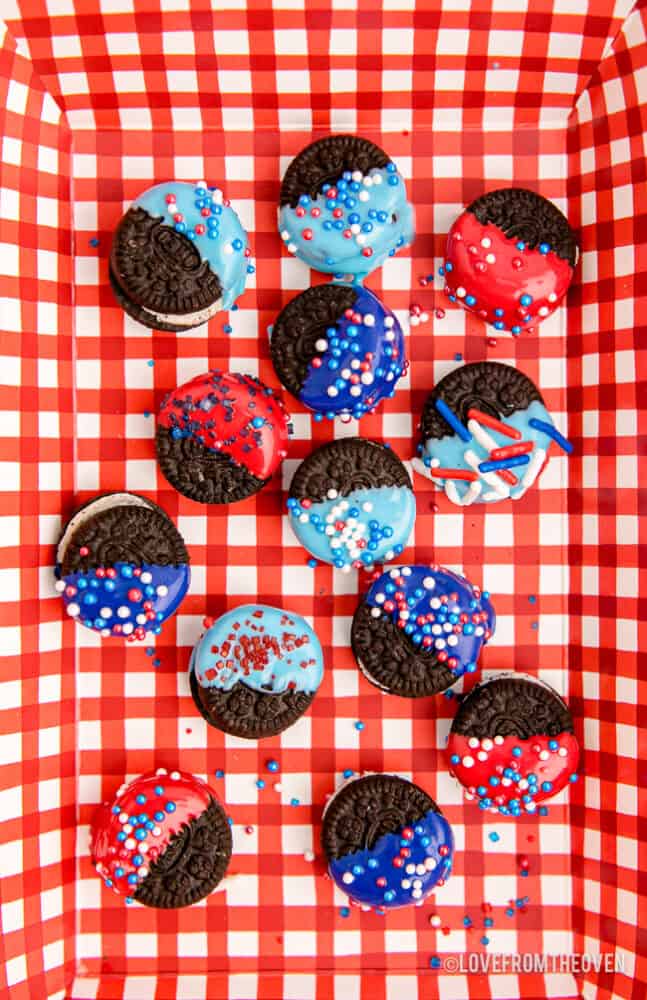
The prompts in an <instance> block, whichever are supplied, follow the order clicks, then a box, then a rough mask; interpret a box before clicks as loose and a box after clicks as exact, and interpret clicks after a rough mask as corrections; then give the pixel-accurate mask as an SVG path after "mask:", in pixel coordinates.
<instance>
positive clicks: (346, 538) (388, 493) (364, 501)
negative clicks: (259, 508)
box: [287, 438, 416, 573]
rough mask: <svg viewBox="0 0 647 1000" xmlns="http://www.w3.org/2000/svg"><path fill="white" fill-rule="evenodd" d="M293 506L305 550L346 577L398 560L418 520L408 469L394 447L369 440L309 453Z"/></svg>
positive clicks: (294, 491)
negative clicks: (356, 571)
mask: <svg viewBox="0 0 647 1000" xmlns="http://www.w3.org/2000/svg"><path fill="white" fill-rule="evenodd" d="M287 507H288V515H289V519H290V524H291V526H292V529H293V531H294V533H295V535H296V536H297V538H298V539H299V541H300V542H301V544H302V545H303V546H304V548H306V549H307V550H308V552H310V553H311V554H312V555H313V556H314V557H315V558H316V559H321V560H322V561H323V562H329V563H332V564H333V566H336V567H337V568H338V569H341V570H342V572H344V573H349V572H350V570H351V569H352V568H355V569H360V568H364V569H371V568H372V567H373V565H374V563H376V562H388V561H390V560H391V559H395V557H396V556H398V555H400V553H401V552H402V550H403V549H404V547H405V545H406V544H407V541H408V538H409V535H410V534H411V531H412V529H413V524H414V520H415V516H416V501H415V497H414V495H413V489H412V487H411V480H410V478H409V473H408V472H407V470H406V468H405V466H404V465H403V463H402V462H401V461H400V459H399V458H398V456H397V455H396V454H395V452H394V451H393V450H392V449H391V448H389V447H387V446H386V445H384V444H379V443H378V442H377V441H368V440H366V439H365V438H342V439H340V440H338V441H331V442H330V443H329V444H324V445H322V446H321V447H320V448H317V449H316V450H315V451H313V452H312V453H311V454H310V455H308V457H307V458H305V459H304V460H303V462H302V463H301V464H300V465H299V467H298V468H297V470H296V472H295V474H294V477H293V479H292V482H291V484H290V490H289V496H288V500H287Z"/></svg>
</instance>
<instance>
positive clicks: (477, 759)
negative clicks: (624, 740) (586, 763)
mask: <svg viewBox="0 0 647 1000" xmlns="http://www.w3.org/2000/svg"><path fill="white" fill-rule="evenodd" d="M447 753H448V754H449V758H450V763H451V766H452V769H453V772H454V774H455V776H456V777H457V778H458V780H459V781H460V782H461V784H462V785H464V786H465V788H466V789H467V792H468V796H469V797H471V798H477V799H478V801H479V806H480V807H481V808H482V809H487V810H490V811H492V812H500V813H502V814H504V815H512V816H519V815H521V814H522V813H523V812H528V813H532V812H535V811H536V809H537V805H538V803H539V802H541V801H543V800H544V799H546V798H548V797H549V796H552V795H555V794H556V793H557V792H559V791H560V790H561V789H562V788H564V787H565V786H566V785H567V784H568V783H569V781H574V780H576V777H577V775H576V769H577V763H578V759H579V747H578V743H577V740H576V738H575V736H574V731H573V719H572V717H571V713H570V711H569V709H568V707H567V705H566V703H565V702H564V701H563V699H562V698H561V697H560V696H559V695H558V694H557V692H556V691H554V690H553V689H552V688H551V687H549V685H548V684H544V683H542V682H541V681H538V680H535V679H533V678H531V677H525V676H523V675H521V674H504V675H502V676H499V677H493V678H490V679H489V680H486V681H483V682H482V683H481V684H478V685H477V686H476V687H475V688H473V689H472V691H470V693H469V695H468V696H467V697H466V698H465V699H464V700H463V701H462V702H461V705H460V707H459V709H458V712H457V713H456V717H455V719H454V722H453V723H452V728H451V732H450V735H449V741H448V744H447ZM542 808H543V807H542ZM540 812H541V810H540Z"/></svg>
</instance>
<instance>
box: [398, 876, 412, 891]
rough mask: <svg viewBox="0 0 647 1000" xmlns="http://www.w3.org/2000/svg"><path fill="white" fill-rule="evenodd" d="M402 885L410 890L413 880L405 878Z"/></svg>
mask: <svg viewBox="0 0 647 1000" xmlns="http://www.w3.org/2000/svg"><path fill="white" fill-rule="evenodd" d="M400 885H401V886H402V888H403V889H410V888H411V880H410V879H408V878H403V879H402V881H401V882H400Z"/></svg>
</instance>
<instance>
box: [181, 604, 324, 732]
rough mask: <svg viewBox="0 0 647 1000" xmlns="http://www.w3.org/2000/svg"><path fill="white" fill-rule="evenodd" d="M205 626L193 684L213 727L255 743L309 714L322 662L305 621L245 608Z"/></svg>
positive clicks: (200, 707) (255, 607) (265, 608)
mask: <svg viewBox="0 0 647 1000" xmlns="http://www.w3.org/2000/svg"><path fill="white" fill-rule="evenodd" d="M205 624H207V626H208V627H207V630H206V632H205V633H204V635H203V636H202V637H201V638H200V640H199V641H198V643H197V644H196V646H195V648H194V650H193V653H192V656H191V663H190V664H189V682H190V685H191V693H192V695H193V700H194V701H195V704H196V706H197V708H198V710H199V711H200V713H201V715H202V716H203V718H204V719H205V720H206V721H207V722H208V723H209V724H210V725H212V726H215V727H216V728H217V729H221V730H222V731H223V732H225V733H230V734H231V735H232V736H240V737H243V738H244V739H251V740H258V739H262V738H263V737H267V736H275V735H276V734H277V733H281V732H283V730H284V729H287V728H288V726H291V725H292V724H293V723H294V722H296V721H297V719H299V718H300V717H301V716H302V715H303V713H304V712H306V711H307V709H308V708H309V707H310V704H311V703H312V700H313V699H314V696H315V694H316V692H317V689H318V687H319V684H320V683H321V678H322V675H323V657H322V652H321V645H320V643H319V640H318V638H317V636H316V634H315V632H313V630H312V629H311V628H310V626H309V625H308V623H307V622H306V621H305V619H303V618H301V616H300V615H295V614H292V613H291V612H288V611H282V610H280V609H279V608H272V607H268V606H267V605H262V604H248V605H243V606H241V607H238V608H235V609H234V610H233V611H229V612H228V613H227V614H225V615H223V616H222V617H221V618H219V619H218V620H217V621H216V622H215V623H213V622H209V623H205Z"/></svg>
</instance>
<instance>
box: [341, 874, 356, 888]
mask: <svg viewBox="0 0 647 1000" xmlns="http://www.w3.org/2000/svg"><path fill="white" fill-rule="evenodd" d="M341 880H342V882H343V883H344V885H350V884H351V882H354V881H355V876H354V875H353V873H352V872H344V874H343V875H342V877H341Z"/></svg>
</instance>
